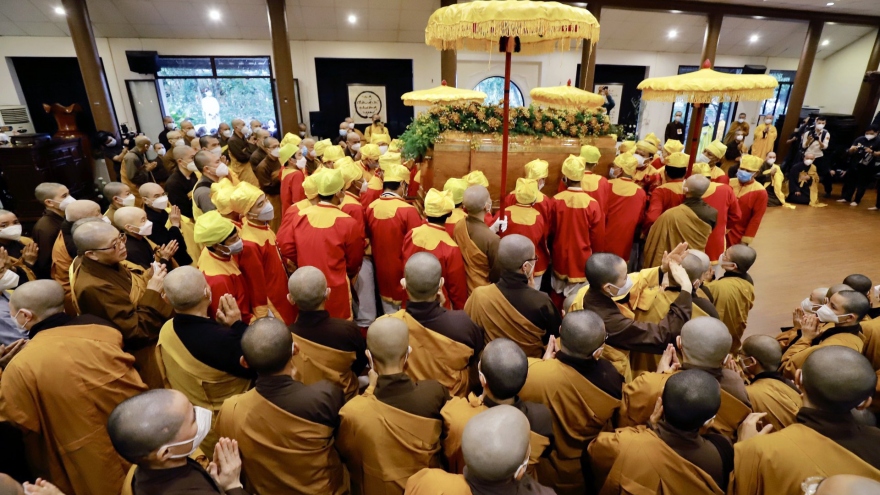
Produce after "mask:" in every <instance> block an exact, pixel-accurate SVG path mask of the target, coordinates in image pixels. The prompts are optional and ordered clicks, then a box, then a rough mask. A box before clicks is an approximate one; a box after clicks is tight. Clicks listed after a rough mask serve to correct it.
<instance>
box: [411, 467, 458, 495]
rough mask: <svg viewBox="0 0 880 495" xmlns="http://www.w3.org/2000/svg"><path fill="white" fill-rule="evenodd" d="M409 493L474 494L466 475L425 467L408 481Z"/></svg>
mask: <svg viewBox="0 0 880 495" xmlns="http://www.w3.org/2000/svg"><path fill="white" fill-rule="evenodd" d="M406 493H407V495H473V492H472V491H471V487H470V486H468V484H467V481H465V479H464V476H463V475H461V474H452V473H447V472H446V471H444V470H442V469H431V468H425V469H422V470H421V471H419V472H418V473H416V474H414V475H412V476H411V477H410V478H409V481H407V482H406Z"/></svg>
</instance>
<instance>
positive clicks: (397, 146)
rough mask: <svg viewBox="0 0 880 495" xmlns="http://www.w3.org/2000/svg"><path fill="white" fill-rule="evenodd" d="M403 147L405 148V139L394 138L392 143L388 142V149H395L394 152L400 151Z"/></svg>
mask: <svg viewBox="0 0 880 495" xmlns="http://www.w3.org/2000/svg"><path fill="white" fill-rule="evenodd" d="M401 148H403V141H401V140H400V139H392V140H391V143H389V144H388V151H393V152H394V153H400V150H401Z"/></svg>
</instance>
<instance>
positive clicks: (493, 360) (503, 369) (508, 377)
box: [480, 338, 529, 400]
mask: <svg viewBox="0 0 880 495" xmlns="http://www.w3.org/2000/svg"><path fill="white" fill-rule="evenodd" d="M480 372H481V373H482V374H483V377H484V378H485V380H486V388H488V389H489V391H490V392H491V393H492V396H493V397H494V398H496V399H498V400H506V399H510V398H512V397H514V396H515V395H516V394H518V393H519V391H520V390H521V389H522V387H523V385H525V383H526V376H527V375H528V374H529V360H528V358H527V357H526V353H525V352H523V350H522V348H520V346H519V345H517V344H516V343H515V342H514V341H512V340H510V339H505V338H500V339H495V340H493V341H492V342H489V343H488V344H486V348H485V349H483V354H482V355H481V356H480Z"/></svg>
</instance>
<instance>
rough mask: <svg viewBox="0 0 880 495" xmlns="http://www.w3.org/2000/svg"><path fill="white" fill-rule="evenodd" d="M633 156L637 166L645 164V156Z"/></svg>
mask: <svg viewBox="0 0 880 495" xmlns="http://www.w3.org/2000/svg"><path fill="white" fill-rule="evenodd" d="M633 156H634V157H635V158H636V161H637V162H639V166H642V165H644V164H645V160H646V158H645V157H643V156H642V155H633Z"/></svg>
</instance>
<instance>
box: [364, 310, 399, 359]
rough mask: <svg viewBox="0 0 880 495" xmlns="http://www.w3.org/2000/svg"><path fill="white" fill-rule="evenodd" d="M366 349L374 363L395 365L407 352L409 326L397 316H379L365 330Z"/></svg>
mask: <svg viewBox="0 0 880 495" xmlns="http://www.w3.org/2000/svg"><path fill="white" fill-rule="evenodd" d="M367 350H369V351H370V355H371V356H372V357H373V362H374V363H379V364H381V365H383V366H397V365H399V364H400V361H401V360H402V359H403V358H404V356H406V353H407V352H409V328H407V326H406V323H404V321H403V320H400V319H398V318H390V317H387V318H379V319H378V320H376V321H374V322H373V324H372V325H370V328H369V329H368V330H367Z"/></svg>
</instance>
